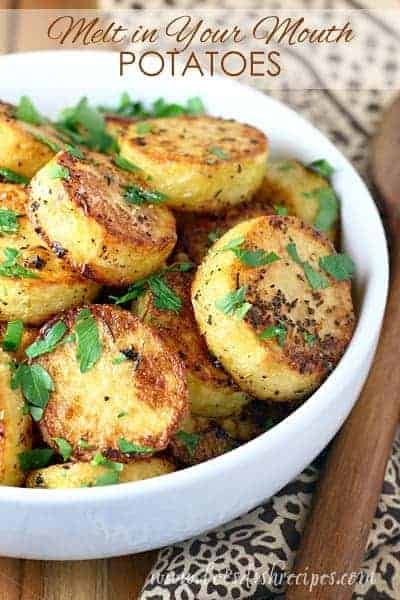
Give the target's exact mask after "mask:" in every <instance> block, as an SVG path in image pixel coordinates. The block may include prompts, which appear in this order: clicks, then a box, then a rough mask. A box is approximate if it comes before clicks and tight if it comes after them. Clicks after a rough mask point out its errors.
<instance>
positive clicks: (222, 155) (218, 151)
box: [208, 146, 230, 160]
mask: <svg viewBox="0 0 400 600" xmlns="http://www.w3.org/2000/svg"><path fill="white" fill-rule="evenodd" d="M208 151H209V152H210V153H211V154H214V156H216V157H217V158H219V159H220V160H229V159H230V154H229V152H225V150H223V149H222V148H219V147H218V146H214V147H213V148H209V149H208Z"/></svg>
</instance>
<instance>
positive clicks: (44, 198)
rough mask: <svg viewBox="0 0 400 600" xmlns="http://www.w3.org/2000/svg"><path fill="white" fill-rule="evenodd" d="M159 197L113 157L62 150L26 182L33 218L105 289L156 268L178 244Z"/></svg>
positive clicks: (61, 253)
mask: <svg viewBox="0 0 400 600" xmlns="http://www.w3.org/2000/svg"><path fill="white" fill-rule="evenodd" d="M162 204H163V196H162V194H159V193H158V192H157V191H156V190H155V188H154V186H152V187H150V186H149V183H148V182H147V181H144V180H142V179H140V177H139V176H138V175H137V173H136V172H135V173H131V172H128V171H127V170H123V169H120V168H117V167H116V166H115V164H114V163H113V159H112V158H110V157H107V156H104V155H101V154H94V153H86V154H85V158H84V159H81V158H77V157H76V156H72V155H71V154H70V153H68V152H61V153H59V154H57V156H55V158H54V159H53V160H52V161H50V162H49V163H48V164H47V165H46V166H45V167H44V168H43V169H41V170H40V171H39V172H38V173H37V174H36V176H35V177H34V178H33V179H32V182H31V204H30V216H31V219H32V222H33V223H34V224H35V227H36V228H37V230H38V231H39V233H40V235H41V236H42V237H43V239H44V240H46V241H47V243H48V244H50V245H52V246H53V247H55V248H56V249H57V250H58V254H59V256H62V257H63V259H64V260H65V261H67V262H68V264H69V265H70V266H71V267H72V268H73V269H74V270H76V271H78V272H80V273H82V274H83V275H84V276H85V277H89V278H91V279H94V280H96V281H99V282H101V283H105V284H107V285H110V286H113V285H114V286H122V285H125V284H129V283H131V282H133V281H136V280H137V279H139V278H141V277H145V276H146V275H148V274H149V273H151V272H152V271H154V270H157V269H158V268H159V267H160V266H161V265H162V264H163V263H164V261H165V259H166V258H167V256H168V255H169V254H170V253H171V251H172V249H173V247H174V245H175V242H176V232H175V219H174V217H173V215H172V213H171V212H170V211H169V209H168V208H166V207H165V206H163V205H162Z"/></svg>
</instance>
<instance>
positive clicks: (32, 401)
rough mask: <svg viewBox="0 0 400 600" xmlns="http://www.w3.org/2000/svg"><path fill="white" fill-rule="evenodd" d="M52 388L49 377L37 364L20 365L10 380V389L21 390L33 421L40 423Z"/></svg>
mask: <svg viewBox="0 0 400 600" xmlns="http://www.w3.org/2000/svg"><path fill="white" fill-rule="evenodd" d="M53 387H54V386H53V381H52V379H51V377H50V375H49V374H48V372H47V371H46V370H45V369H44V368H43V367H42V366H41V365H38V364H33V365H28V364H26V363H22V364H20V365H19V366H18V367H17V369H16V370H15V373H14V374H13V376H12V378H11V389H13V390H15V389H17V388H21V391H22V394H23V396H24V398H25V400H26V402H27V405H28V409H29V412H30V413H31V415H32V418H33V419H34V420H35V421H40V419H41V418H42V416H43V411H44V409H45V408H46V406H47V403H48V401H49V397H50V392H51V391H52V390H53Z"/></svg>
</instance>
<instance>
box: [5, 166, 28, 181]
mask: <svg viewBox="0 0 400 600" xmlns="http://www.w3.org/2000/svg"><path fill="white" fill-rule="evenodd" d="M0 181H5V182H6V183H20V184H22V185H26V184H27V183H29V179H28V177H25V175H20V174H19V173H15V171H12V170H11V169H7V168H6V167H0Z"/></svg>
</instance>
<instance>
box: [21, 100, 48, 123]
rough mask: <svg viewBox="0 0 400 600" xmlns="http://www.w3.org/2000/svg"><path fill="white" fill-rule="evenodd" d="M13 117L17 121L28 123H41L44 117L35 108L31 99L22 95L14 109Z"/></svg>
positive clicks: (43, 121)
mask: <svg viewBox="0 0 400 600" xmlns="http://www.w3.org/2000/svg"><path fill="white" fill-rule="evenodd" d="M15 117H16V118H17V119H18V120H19V121H24V122H25V123H30V124H31V125H43V123H45V121H46V120H45V118H44V117H42V115H41V114H40V113H39V111H38V110H37V109H36V108H35V106H34V104H33V102H32V100H31V99H30V98H28V96H22V97H21V99H20V101H19V104H18V106H17V108H16V111H15Z"/></svg>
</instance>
